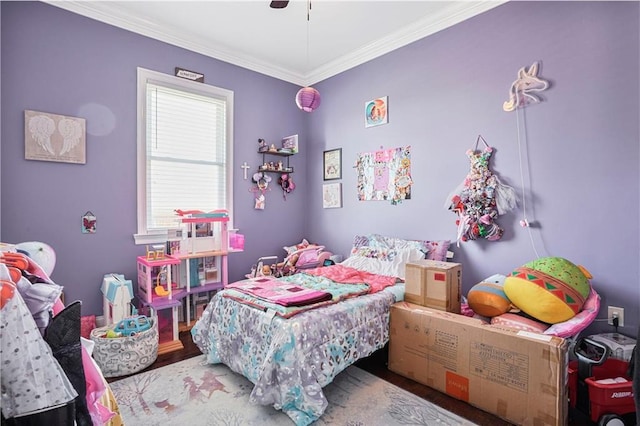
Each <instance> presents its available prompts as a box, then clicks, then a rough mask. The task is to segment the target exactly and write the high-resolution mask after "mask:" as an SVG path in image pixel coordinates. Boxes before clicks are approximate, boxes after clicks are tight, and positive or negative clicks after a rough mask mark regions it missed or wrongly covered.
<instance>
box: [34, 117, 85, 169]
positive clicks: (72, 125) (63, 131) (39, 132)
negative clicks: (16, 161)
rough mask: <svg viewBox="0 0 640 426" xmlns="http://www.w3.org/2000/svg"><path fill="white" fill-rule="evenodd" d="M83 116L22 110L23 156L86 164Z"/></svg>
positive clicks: (41, 159)
mask: <svg viewBox="0 0 640 426" xmlns="http://www.w3.org/2000/svg"><path fill="white" fill-rule="evenodd" d="M86 129H87V126H86V120H85V119H84V118H78V117H67V116H64V115H58V114H50V113H46V112H38V111H30V110H25V111H24V158H25V159H27V160H40V161H56V162H61V163H76V164H86V162H87V157H86Z"/></svg>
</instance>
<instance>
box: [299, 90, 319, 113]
mask: <svg viewBox="0 0 640 426" xmlns="http://www.w3.org/2000/svg"><path fill="white" fill-rule="evenodd" d="M296 104H297V105H298V108H300V109H301V110H303V111H304V112H311V111H313V110H315V109H316V108H318V107H319V106H320V92H318V91H317V90H316V89H314V88H313V87H303V88H302V89H300V90H298V94H297V95H296Z"/></svg>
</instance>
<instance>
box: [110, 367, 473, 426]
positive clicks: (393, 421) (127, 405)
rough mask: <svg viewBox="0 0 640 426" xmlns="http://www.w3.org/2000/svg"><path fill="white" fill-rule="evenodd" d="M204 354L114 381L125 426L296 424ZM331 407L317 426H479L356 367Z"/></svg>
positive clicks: (345, 375)
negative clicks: (254, 400)
mask: <svg viewBox="0 0 640 426" xmlns="http://www.w3.org/2000/svg"><path fill="white" fill-rule="evenodd" d="M204 361H205V359H204V355H201V356H197V357H194V358H190V359H187V360H184V361H180V362H178V363H175V364H171V365H168V366H165V367H162V368H158V369H155V370H150V371H146V372H143V373H139V374H136V375H135V376H130V377H127V378H125V379H122V380H118V381H115V382H112V383H111V384H110V386H111V389H112V390H113V393H114V395H115V398H116V400H117V401H118V405H119V408H120V413H121V415H122V418H123V420H124V424H125V425H126V426H142V425H183V426H200V425H202V426H205V425H207V426H208V425H215V426H218V425H224V426H251V425H255V426H258V425H260V426H263V425H265V426H266V425H274V426H276V425H277V426H282V425H293V421H292V420H291V419H290V418H289V417H288V416H287V415H286V414H284V413H282V412H281V411H277V410H275V409H274V408H273V407H266V406H259V405H253V404H251V403H250V402H249V394H250V393H251V389H252V388H253V384H252V383H251V382H250V381H249V380H247V379H245V378H244V377H243V376H241V375H239V374H236V373H234V372H232V371H231V370H229V368H227V367H226V366H225V365H222V364H216V365H211V364H205V363H204ZM324 394H325V397H326V398H327V400H328V401H329V405H328V407H327V409H326V411H325V412H324V414H323V415H322V417H320V419H318V420H317V421H316V422H315V423H314V425H348V426H369V425H452V426H453V425H456V426H459V425H474V423H472V422H469V421H467V420H465V419H463V418H462V417H459V416H457V415H455V414H453V413H451V412H449V411H446V410H444V409H442V408H440V407H438V406H436V405H434V404H431V403H430V402H428V401H425V400H423V399H421V398H419V397H417V396H415V395H413V394H411V393H409V392H407V391H405V390H403V389H400V388H398V387H397V386H394V385H392V384H390V383H388V382H386V381H384V380H382V379H380V378H378V377H376V376H374V375H372V374H370V373H368V372H366V371H363V370H361V369H359V368H357V367H354V366H351V367H349V368H347V369H346V370H344V371H343V372H342V373H340V374H339V375H338V376H337V377H336V378H335V380H334V381H333V382H332V383H330V384H329V385H327V386H326V387H325V388H324Z"/></svg>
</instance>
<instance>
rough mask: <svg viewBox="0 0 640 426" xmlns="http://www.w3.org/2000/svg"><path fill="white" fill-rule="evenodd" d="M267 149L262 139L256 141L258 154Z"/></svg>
mask: <svg viewBox="0 0 640 426" xmlns="http://www.w3.org/2000/svg"><path fill="white" fill-rule="evenodd" d="M268 149H269V147H268V146H267V142H266V141H265V140H264V139H258V152H265V151H267V150H268Z"/></svg>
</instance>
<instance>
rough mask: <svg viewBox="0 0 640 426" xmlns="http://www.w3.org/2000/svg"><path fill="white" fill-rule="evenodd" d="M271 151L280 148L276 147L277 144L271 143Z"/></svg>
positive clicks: (276, 150)
mask: <svg viewBox="0 0 640 426" xmlns="http://www.w3.org/2000/svg"><path fill="white" fill-rule="evenodd" d="M269 152H278V148H276V144H273V143H272V144H271V147H270V148H269Z"/></svg>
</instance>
